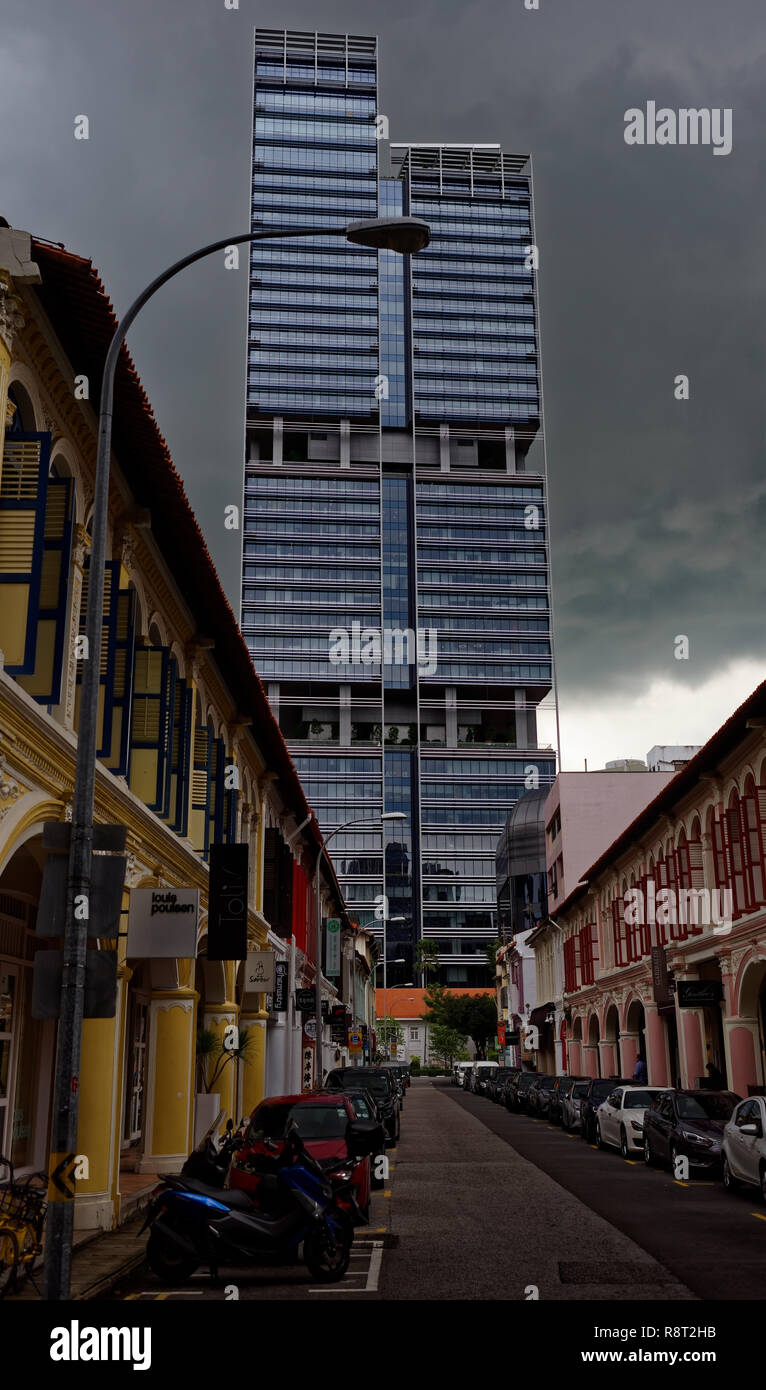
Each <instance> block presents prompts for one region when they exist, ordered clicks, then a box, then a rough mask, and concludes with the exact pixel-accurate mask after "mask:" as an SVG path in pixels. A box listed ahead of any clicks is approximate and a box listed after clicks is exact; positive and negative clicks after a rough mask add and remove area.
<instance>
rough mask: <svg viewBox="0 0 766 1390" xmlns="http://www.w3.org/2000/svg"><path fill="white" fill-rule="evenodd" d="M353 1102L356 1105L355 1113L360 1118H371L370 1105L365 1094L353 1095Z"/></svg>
mask: <svg viewBox="0 0 766 1390" xmlns="http://www.w3.org/2000/svg"><path fill="white" fill-rule="evenodd" d="M351 1104H352V1105H353V1107H354V1114H355V1115H356V1118H357V1119H358V1120H371V1119H372V1115H371V1114H370V1107H369V1105H368V1104H367V1101H366V1100H365V1098H364V1096H352V1097H351Z"/></svg>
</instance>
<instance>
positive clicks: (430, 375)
mask: <svg viewBox="0 0 766 1390" xmlns="http://www.w3.org/2000/svg"><path fill="white" fill-rule="evenodd" d="M377 58H378V53H377V41H376V40H375V39H374V38H367V37H361V36H355V35H332V34H315V33H311V32H297V31H284V30H265V29H258V30H256V35H255V87H254V93H255V102H254V107H255V110H254V141H253V187H252V195H253V225H254V227H256V228H261V227H262V228H264V229H267V228H268V227H269V226H274V227H286V226H295V227H299V226H300V227H304V226H305V227H309V226H310V227H317V228H319V229H320V231H319V232H318V234H317V236H316V237H312V238H310V239H308V238H307V239H305V240H296V241H275V242H273V243H271V244H270V243H269V242H268V241H266V242H263V243H260V244H258V243H256V244H255V245H254V246H253V249H252V256H251V266H250V321H249V322H250V329H249V343H248V378H247V463H246V478H245V504H246V505H245V527H244V543H243V587H242V627H243V631H244V633H245V637H246V639H247V642H248V645H249V646H250V649H251V651H252V654H253V659H254V661H255V664H256V667H257V669H258V671H259V673H260V674H261V676H262V678H263V679H264V681H265V682H266V684H267V687H268V690H269V696H270V699H271V701H272V704H273V706H274V708H275V710H276V711H277V712H278V716H279V720H280V724H281V727H282V729H283V731H284V734H285V737H286V738H287V740H288V743H289V744H290V746H291V749H292V752H293V757H294V759H295V762H296V766H297V768H298V771H299V772H300V774H301V776H302V778H303V780H304V784H305V787H306V792H307V796H308V799H309V801H310V803H311V804H312V805H313V806H314V808H315V810H316V812H317V815H318V816H319V819H320V823H321V825H322V827H323V829H324V830H325V831H327V830H329V829H332V828H334V827H335V826H337V825H340V824H342V823H343V822H344V821H346V820H351V819H356V818H362V817H364V818H366V819H368V820H369V821H370V824H368V825H365V826H360V827H359V828H355V829H349V830H346V831H343V832H342V833H341V834H340V835H338V836H337V837H336V839H335V840H334V841H333V846H334V850H333V852H334V857H335V860H336V865H337V867H338V871H339V875H340V878H341V882H342V884H343V887H344V891H345V893H346V897H347V900H348V902H349V905H350V906H351V907H352V908H353V909H355V915H356V916H357V917H358V920H359V921H360V922H361V923H362V924H363V925H367V926H370V927H371V928H372V929H373V930H375V931H376V932H377V933H378V934H382V920H381V914H382V913H383V912H384V911H387V913H388V927H387V933H386V935H387V954H388V958H389V961H390V962H391V965H390V968H389V972H388V977H389V983H390V984H393V983H397V982H401V983H404V982H407V981H410V980H414V979H415V973H414V968H415V967H414V953H415V949H416V944H417V940H418V939H419V938H420V937H422V936H425V937H428V938H430V939H435V940H436V941H437V942H438V944H439V951H440V955H441V959H442V966H443V970H442V978H443V979H444V980H445V982H447V983H454V984H460V983H462V984H469V985H475V984H480V983H486V981H487V973H486V964H485V951H484V948H485V945H486V943H487V942H488V941H489V940H491V939H493V938H494V937H495V936H496V935H497V914H496V909H495V896H494V883H495V861H494V853H495V846H496V843H497V839H498V835H499V833H500V831H501V829H502V827H503V825H504V824H505V821H506V819H507V816H508V812H509V811H510V810H511V808H512V807H513V806H514V804H515V803H516V801H517V800H518V798H519V797H520V796H521V795H522V794H523V793H524V791H525V790H528V789H529V788H530V787H534V786H535V785H539V786H542V787H544V786H546V785H548V784H549V783H550V782H551V781H552V779H553V775H554V771H555V765H554V755H553V752H552V750H551V749H550V748H540V747H539V746H538V740H537V721H536V711H537V708H538V706H539V704H540V701H541V700H543V699H544V698H545V696H546V695H547V694H548V692H549V691H550V689H551V680H552V652H551V636H550V621H549V607H548V545H547V529H546V499H545V479H544V476H543V474H542V473H540V472H535V471H533V470H532V469H531V468H530V467H528V463H529V459H528V453H529V449H530V446H531V444H532V442H533V441H534V439H535V437H536V435H537V434H538V431H539V430H540V427H541V398H540V380H539V359H538V335H537V318H536V286H535V280H536V274H535V270H534V255H533V254H532V247H533V245H534V223H533V207H532V187H531V176H530V172H529V168H528V162H527V160H526V158H525V157H523V156H510V155H506V154H504V153H503V152H502V151H501V150H500V148H499V147H498V146H470V145H465V146H463V145H444V146H441V145H396V144H390V143H389V141H388V139H387V138H383V137H384V136H387V126H388V121H387V120H386V119H385V118H383V119H381V118H380V117H381V105H380V102H379V97H378V89H377V76H378V75H377ZM401 213H412V214H414V215H416V216H418V217H422V218H424V219H425V220H426V221H427V222H428V223H429V224H430V226H431V229H432V241H431V244H430V246H429V247H428V249H427V250H426V251H424V252H422V253H420V254H419V255H418V256H414V257H401V256H398V255H396V254H395V253H393V252H379V253H375V252H370V251H367V250H365V249H363V248H361V247H358V246H352V245H350V244H349V243H347V242H346V241H345V240H344V239H343V238H341V237H323V236H322V235H321V228H322V227H325V226H326V227H341V226H343V225H345V224H346V223H347V222H349V221H356V220H359V219H361V218H365V217H375V216H396V215H399V214H401ZM383 810H386V811H401V812H403V814H404V816H405V819H404V820H402V821H400V822H396V823H390V824H388V825H387V826H385V828H384V827H382V826H380V825H376V824H374V821H375V819H376V818H377V817H379V815H380V814H381V812H382V811H383ZM394 962H396V964H394Z"/></svg>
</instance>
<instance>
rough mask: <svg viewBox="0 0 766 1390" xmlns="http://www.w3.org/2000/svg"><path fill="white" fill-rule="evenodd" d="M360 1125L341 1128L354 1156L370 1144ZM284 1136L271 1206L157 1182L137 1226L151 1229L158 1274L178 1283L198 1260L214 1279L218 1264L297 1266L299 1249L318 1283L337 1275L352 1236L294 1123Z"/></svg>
mask: <svg viewBox="0 0 766 1390" xmlns="http://www.w3.org/2000/svg"><path fill="white" fill-rule="evenodd" d="M365 1124H366V1122H364V1121H357V1122H355V1123H353V1124H349V1127H348V1133H347V1139H346V1142H347V1146H348V1148H349V1151H350V1152H355V1153H356V1154H357V1155H358V1156H359V1157H361V1156H362V1154H363V1153H366V1152H369V1151H370V1149H371V1145H372V1143H373V1138H372V1135H371V1134H368V1133H367V1132H366V1127H365ZM288 1141H289V1142H288V1143H286V1144H285V1147H284V1149H283V1151H282V1154H281V1155H280V1158H279V1163H278V1166H277V1168H276V1172H275V1174H274V1178H275V1184H274V1191H273V1198H275V1199H276V1200H270V1201H269V1203H268V1206H269V1208H271V1209H270V1210H266V1209H265V1206H264V1205H263V1204H260V1205H259V1206H258V1207H256V1206H254V1205H253V1202H252V1201H251V1199H250V1197H249V1196H248V1194H247V1193H246V1192H243V1191H241V1190H238V1189H229V1190H221V1189H219V1188H217V1187H213V1186H211V1185H210V1184H208V1183H205V1182H203V1181H201V1180H200V1179H198V1178H192V1177H187V1176H183V1175H181V1176H179V1177H167V1178H165V1179H164V1180H163V1182H162V1183H161V1184H160V1185H159V1187H158V1188H157V1189H156V1191H155V1193H154V1194H153V1200H152V1203H151V1205H150V1207H149V1210H148V1212H147V1216H146V1220H145V1222H144V1225H143V1226H142V1228H141V1229H142V1232H143V1231H144V1230H146V1229H147V1227H149V1228H150V1234H149V1240H148V1243H147V1248H146V1254H147V1259H148V1261H149V1265H150V1267H151V1269H152V1270H153V1272H154V1273H155V1274H156V1275H157V1277H158V1278H159V1279H161V1280H162V1281H163V1282H165V1283H170V1284H173V1283H179V1282H181V1283H182V1282H183V1281H184V1280H186V1279H188V1278H189V1277H190V1276H191V1274H193V1272H194V1270H195V1269H198V1268H199V1266H200V1265H205V1266H207V1267H208V1268H209V1270H210V1276H211V1280H212V1281H213V1282H214V1283H215V1282H217V1281H218V1271H219V1269H220V1268H221V1266H222V1265H223V1266H227V1265H242V1264H245V1265H247V1264H256V1265H263V1264H266V1265H272V1264H296V1263H298V1262H299V1259H300V1257H301V1254H302V1258H303V1262H304V1263H305V1264H306V1266H307V1268H308V1269H309V1271H310V1273H311V1274H312V1276H313V1277H314V1278H315V1279H316V1280H317V1282H319V1283H336V1282H337V1281H338V1280H339V1279H342V1278H343V1275H344V1274H345V1272H346V1270H347V1269H348V1265H349V1259H350V1250H351V1245H352V1242H353V1239H354V1230H353V1226H352V1224H351V1221H350V1219H349V1217H348V1215H347V1214H346V1213H345V1212H343V1211H341V1210H340V1208H339V1207H338V1205H337V1203H336V1202H335V1200H334V1195H333V1190H332V1185H331V1183H330V1182H329V1180H328V1178H327V1175H326V1174H325V1172H324V1171H323V1169H322V1168H321V1167H320V1165H319V1164H318V1163H317V1162H316V1160H315V1159H314V1158H312V1156H311V1155H310V1154H309V1153H308V1151H307V1150H306V1148H305V1146H304V1144H303V1142H302V1140H301V1139H300V1136H299V1135H298V1132H297V1129H296V1128H295V1126H294V1125H293V1126H292V1127H291V1130H290V1132H289V1134H288Z"/></svg>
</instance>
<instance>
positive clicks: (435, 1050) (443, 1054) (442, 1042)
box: [428, 1023, 468, 1067]
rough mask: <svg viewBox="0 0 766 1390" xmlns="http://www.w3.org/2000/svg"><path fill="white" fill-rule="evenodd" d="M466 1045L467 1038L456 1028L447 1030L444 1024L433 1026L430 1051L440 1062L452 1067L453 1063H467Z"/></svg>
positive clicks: (430, 1036) (429, 1044)
mask: <svg viewBox="0 0 766 1390" xmlns="http://www.w3.org/2000/svg"><path fill="white" fill-rule="evenodd" d="M465 1044H466V1040H465V1036H464V1035H463V1034H461V1033H458V1032H457V1030H456V1029H455V1028H447V1027H446V1025H445V1024H443V1023H434V1024H432V1025H431V1032H430V1034H429V1039H428V1047H429V1051H430V1053H431V1056H432V1057H435V1058H436V1060H437V1061H438V1062H443V1063H444V1065H445V1066H448V1067H451V1066H452V1064H453V1062H465V1061H467V1059H468V1050H467V1048H466V1045H465Z"/></svg>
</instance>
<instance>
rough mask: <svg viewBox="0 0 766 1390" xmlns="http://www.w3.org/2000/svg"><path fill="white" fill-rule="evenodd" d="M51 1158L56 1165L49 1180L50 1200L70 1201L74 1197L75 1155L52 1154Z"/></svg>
mask: <svg viewBox="0 0 766 1390" xmlns="http://www.w3.org/2000/svg"><path fill="white" fill-rule="evenodd" d="M51 1158H52V1161H53V1163H54V1164H55V1167H54V1168H53V1169H52V1171H51V1175H50V1178H49V1180H48V1201H49V1202H70V1201H72V1199H73V1198H74V1170H75V1166H76V1163H75V1155H74V1154H52V1155H51ZM56 1159H58V1163H56Z"/></svg>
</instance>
